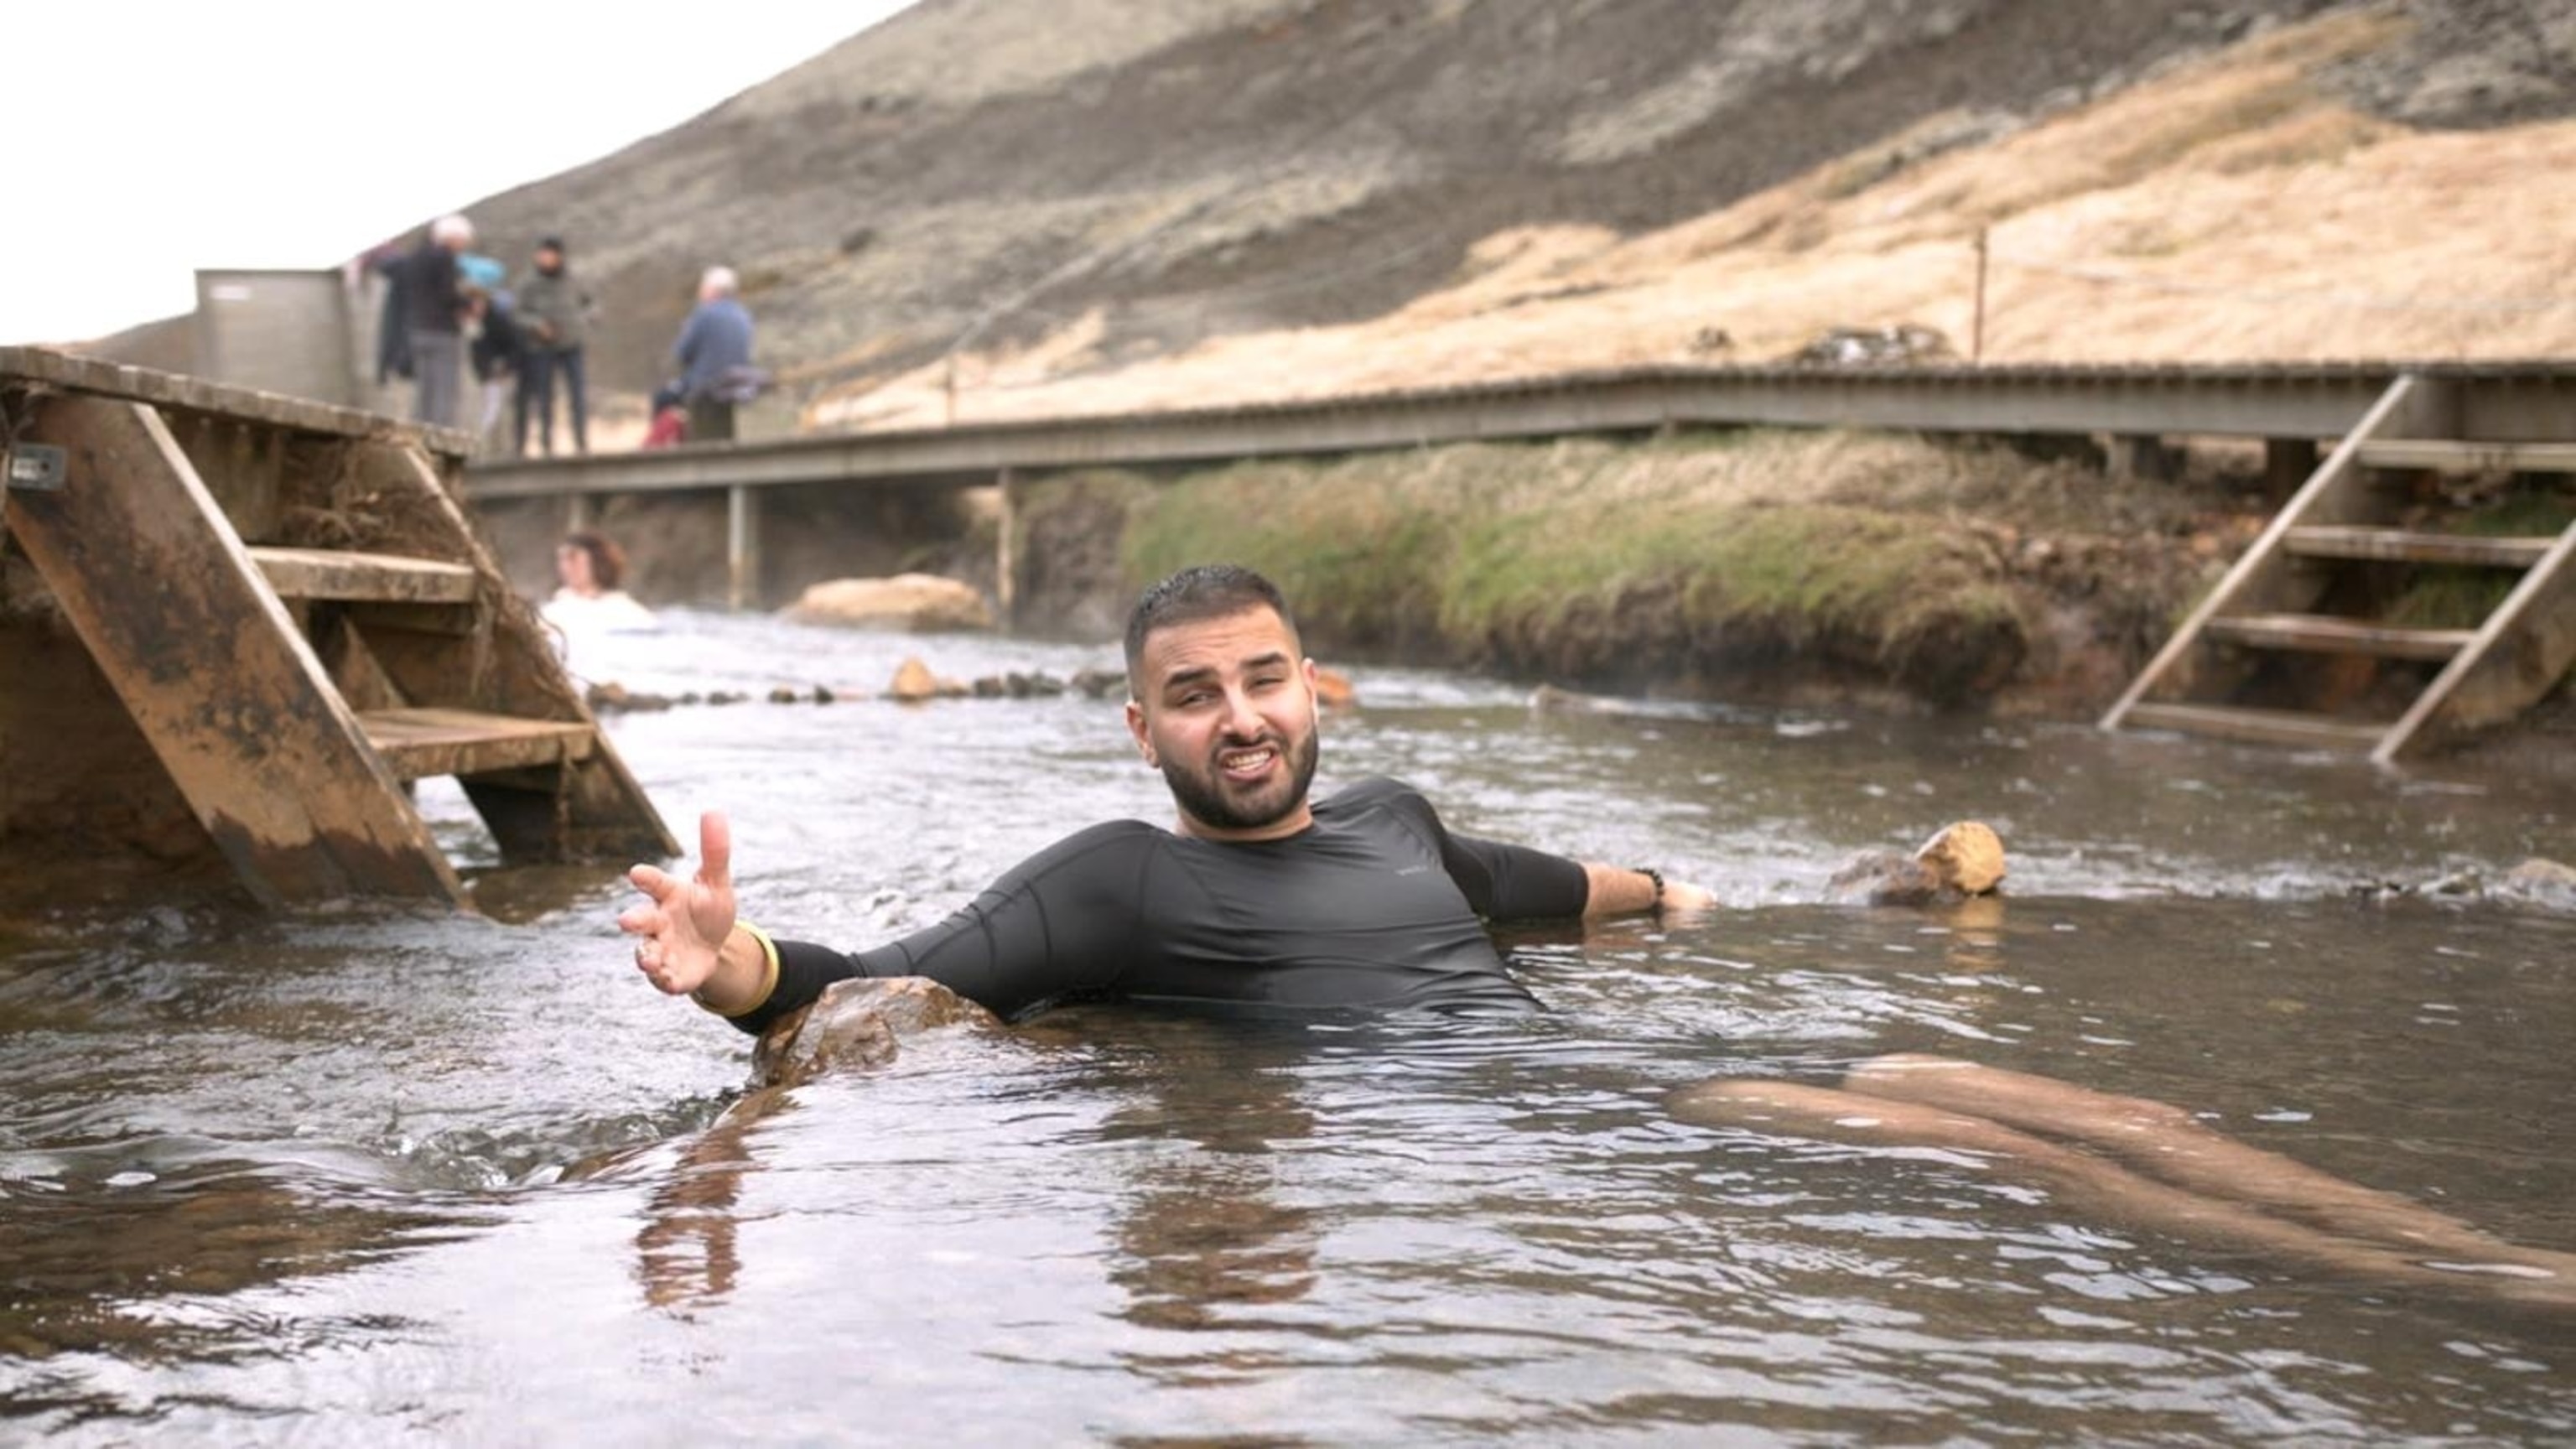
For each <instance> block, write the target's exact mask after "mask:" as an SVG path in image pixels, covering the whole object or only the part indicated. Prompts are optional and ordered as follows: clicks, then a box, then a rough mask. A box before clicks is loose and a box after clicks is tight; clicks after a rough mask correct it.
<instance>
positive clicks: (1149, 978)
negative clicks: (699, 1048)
mask: <svg viewBox="0 0 2576 1449" xmlns="http://www.w3.org/2000/svg"><path fill="white" fill-rule="evenodd" d="M1314 809H1315V823H1314V825H1313V827H1312V828H1310V829H1307V830H1304V831H1301V832H1299V833H1298V834H1296V835H1292V836H1289V837H1287V838H1285V839H1281V840H1265V841H1242V842H1237V841H1212V840H1199V839H1195V838H1192V837H1188V836H1181V835H1175V834H1173V833H1171V832H1170V831H1167V830H1163V829H1159V828H1157V827H1155V826H1152V825H1147V824H1144V823H1143V822H1141V821H1133V820H1127V821H1116V822H1112V823H1109V824H1105V825H1095V826H1093V827H1091V828H1090V829H1088V830H1084V831H1081V832H1079V833H1077V834H1075V835H1071V836H1068V837H1066V838H1065V839H1063V840H1060V841H1058V842H1056V843H1055V844H1054V845H1051V846H1048V847H1047V848H1046V849H1045V850H1042V851H1040V852H1038V853H1037V854H1036V855H1033V856H1031V857H1029V858H1028V859H1027V860H1025V861H1022V862H1021V863H1020V864H1018V865H1016V866H1013V867H1012V868H1011V869H1010V870H1008V871H1006V872H1004V873H1003V875H1002V877H1001V879H999V880H997V881H995V882H994V883H993V884H992V886H991V887H989V888H988V889H986V890H985V891H984V893H983V894H982V895H980V896H977V897H976V898H975V900H974V902H973V903H972V904H970V905H968V906H967V907H966V908H965V909H963V910H961V911H959V912H957V913H956V914H955V915H953V916H950V917H949V918H948V919H947V920H945V921H942V922H940V923H939V924H938V925H935V926H932V927H929V928H928V929H926V930H922V931H917V932H915V933H913V934H912V935H909V936H906V937H904V938H902V939H901V940H898V941H894V942H891V943H889V944H887V945H884V946H879V947H877V948H875V949H874V950H869V951H862V952H858V953H856V954H844V953H842V952H839V951H836V950H833V949H832V948H830V947H828V946H820V945H815V944H813V943H811V942H806V941H790V940H781V941H779V942H778V943H777V944H778V957H779V977H778V984H777V987H776V989H775V990H773V991H772V992H771V993H770V995H769V998H768V1000H766V1001H764V1002H762V1003H761V1004H760V1005H759V1006H758V1007H756V1008H755V1009H753V1010H751V1011H749V1012H746V1013H745V1014H743V1015H742V1016H739V1017H736V1018H734V1019H733V1020H734V1023H735V1025H737V1026H739V1027H741V1028H742V1029H743V1030H745V1031H748V1032H758V1031H760V1030H761V1029H762V1028H764V1027H766V1026H767V1025H768V1024H769V1023H770V1022H772V1021H774V1020H776V1019H777V1018H778V1017H780V1016H782V1015H784V1014H786V1013H787V1012H789V1011H793V1010H795V1009H796V1008H797V1007H800V1006H803V1005H805V1004H806V1003H808V1002H810V1001H812V1000H814V998H815V997H817V996H819V995H821V994H822V991H823V988H824V987H825V986H828V985H830V984H831V983H832V982H834V981H840V980H845V979H848V978H850V977H854V976H927V977H930V978H931V979H933V980H935V981H937V982H939V983H940V984H942V985H944V986H946V987H948V988H949V989H950V990H952V991H955V992H956V993H957V994H958V995H960V996H963V997H966V998H967V999H969V1000H971V1001H975V1002H978V1003H980V1004H982V1005H983V1006H985V1007H988V1008H990V1009H991V1010H993V1011H994V1012H996V1013H998V1014H1000V1015H1002V1016H1004V1017H1025V1016H1028V1015H1031V1014H1033V1013H1035V1012H1037V1011H1040V1010H1043V1009H1044V1008H1046V1007H1047V1006H1049V1005H1052V1004H1054V1003H1056V1002H1059V1001H1063V1000H1066V999H1069V998H1076V999H1090V998H1105V997H1115V998H1124V999H1128V1000H1135V1001H1152V1002H1172V1003H1179V1002H1189V1003H1201V1004H1212V1003H1224V1004H1228V1005H1233V1006H1238V1007H1251V1008H1256V1009H1259V1008H1268V1009H1274V1010H1275V1009H1285V1010H1291V1011H1296V1010H1317V1009H1334V1008H1352V1007H1359V1008H1375V1009H1388V1008H1401V1007H1413V1006H1439V1007H1458V1006H1471V1007H1472V1006H1493V1007H1503V1008H1507V1009H1514V1010H1521V1009H1526V1008H1528V1007H1529V1006H1531V1005H1532V1004H1533V1002H1532V1000H1531V998H1530V996H1529V993H1527V992H1525V991H1523V990H1522V989H1521V988H1520V987H1519V986H1518V985H1516V984H1515V983H1514V982H1513V981H1512V979H1511V977H1510V976H1509V975H1508V974H1507V973H1506V972H1505V971H1504V969H1503V961H1502V955H1501V953H1500V952H1498V951H1497V950H1495V948H1494V943H1493V940H1492V938H1491V937H1489V936H1488V935H1487V934H1486V932H1485V927H1484V921H1483V919H1481V918H1493V919H1498V920H1527V919H1540V918H1546V917H1561V916H1577V915H1580V914H1582V912H1583V908H1584V903H1585V901H1586V900H1587V898H1588V897H1589V895H1590V885H1589V882H1588V881H1587V879H1586V877H1585V875H1584V871H1583V867H1582V866H1581V865H1580V864H1578V863H1576V862H1574V861H1571V860H1568V859H1565V858H1564V857H1562V856H1556V855H1549V854H1547V853H1545V852H1543V851H1536V850H1530V849H1527V848H1525V847H1522V846H1516V845H1506V844H1502V843H1500V842H1497V841H1490V840H1480V839H1477V838H1475V837H1472V836H1466V835H1455V834H1452V833H1450V832H1449V831H1448V830H1447V829H1446V828H1444V827H1443V826H1442V825H1441V823H1440V817H1439V815H1438V814H1437V813H1436V812H1435V811H1434V810H1433V809H1432V808H1431V803H1430V802H1429V801H1428V800H1425V799H1424V798H1423V797H1422V796H1421V795H1420V794H1418V793H1416V792H1415V791H1414V790H1412V789H1411V788H1410V787H1407V786H1405V785H1402V784H1399V783H1397V782H1396V781H1393V780H1385V779H1374V780H1368V781H1364V782H1362V783H1360V784H1357V785H1353V786H1351V787H1350V788H1348V789H1346V790H1343V791H1342V792H1340V793H1339V794H1336V795H1334V796H1332V797H1330V798H1328V799H1325V800H1320V801H1318V802H1316V804H1315V807H1314Z"/></svg>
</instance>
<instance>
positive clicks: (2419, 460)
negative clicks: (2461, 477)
mask: <svg viewBox="0 0 2576 1449" xmlns="http://www.w3.org/2000/svg"><path fill="white" fill-rule="evenodd" d="M2361 465H2362V466H2363V467H2365V468H2429V469H2432V470H2434V471H2436V472H2444V473H2576V443H2480V442H2459V441H2454V440H2451V439H2447V438H2386V439H2382V440H2380V441H2378V442H2374V443H2365V444H2363V445H2362V449H2361Z"/></svg>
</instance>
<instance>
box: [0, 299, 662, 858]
mask: <svg viewBox="0 0 2576 1449" xmlns="http://www.w3.org/2000/svg"><path fill="white" fill-rule="evenodd" d="M0 443H5V445H6V452H7V460H6V461H7V490H6V495H5V497H6V503H5V509H0V868H6V867H9V866H12V865H21V864H36V865H66V864H77V863H79V862H80V861H81V860H83V859H84V858H86V857H88V856H91V855H96V856H99V857H102V858H109V857H112V858H117V859H119V860H121V861H122V862H123V863H126V864H134V863H136V861H137V859H138V858H140V859H141V860H142V861H144V862H147V863H148V862H158V863H160V864H162V865H164V866H169V867H184V866H188V865H190V864H201V865H202V864H204V863H205V860H206V859H209V858H210V859H212V860H219V861H220V863H221V865H222V866H223V867H226V868H228V869H229V871H230V873H231V874H232V876H233V877H235V878H236V879H237V880H238V881H239V882H240V884H241V885H242V886H243V887H245V888H246V889H247V890H248V891H249V892H250V893H251V894H252V895H253V896H254V897H255V898H257V899H258V900H260V901H261V902H263V903H266V904H271V905H282V904H289V903H295V902H306V901H317V900H326V899H335V898H342V897H359V896H375V897H387V896H390V897H411V898H426V899H433V900H445V901H449V902H453V903H456V904H459V905H464V904H468V898H467V893H466V891H465V888H464V885H463V883H462V881H461V880H460V878H459V876H458V874H457V872H456V870H455V868H454V866H453V865H452V863H451V862H450V861H449V860H448V858H447V855H446V853H445V851H444V850H443V849H442V848H441V846H440V844H439V842H438V841H437V840H436V839H435V838H434V837H433V834H432V832H431V830H430V828H429V826H428V825H427V824H426V823H425V822H424V821H423V819H422V817H421V815H420V813H419V811H418V810H417V809H416V808H415V807H414V804H413V801H412V798H411V791H410V782H412V781H414V780H418V779H422V778H426V777H429V776H438V775H452V776H454V777H456V778H457V779H458V780H459V781H460V782H461V783H462V785H463V787H464V790H465V793H466V795H467V797H468V798H469V799H470V800H471V801H472V802H473V805H474V807H475V809H476V810H477V811H478V812H479V813H480V814H481V816H482V818H483V820H484V822H485V824H486V825H488V826H489V827H490V830H491V833H492V836H493V839H494V841H495V842H496V843H497V844H498V846H499V849H500V853H501V856H502V859H503V860H504V861H505V862H506V863H509V864H513V865H517V864H535V863H568V862H583V861H588V862H602V863H618V864H622V863H625V862H629V861H633V860H642V859H660V858H664V857H667V856H670V855H673V854H676V853H677V849H678V848H677V845H676V843H675V842H674V841H673V840H672V838H671V834H670V832H669V830H668V829H666V828H665V827H664V825H663V823H662V821H661V819H660V817H659V816H658V815H657V814H656V813H655V812H654V810H653V807H652V805H651V803H650V802H649V801H648V800H647V799H646V798H645V796H644V792H643V790H642V789H641V788H640V787H639V786H638V785H637V784H636V782H635V779H634V777H633V776H632V775H631V774H630V773H629V772H628V771H627V769H626V767H625V765H624V763H623V762H622V761H620V760H619V759H618V757H617V754H616V751H615V750H614V749H612V748H611V747H610V745H609V742H608V740H607V739H606V737H605V736H604V735H603V734H602V733H601V732H600V729H599V726H598V722H597V721H596V720H595V719H593V718H592V716H591V714H590V712H589V710H588V708H587V707H586V706H585V704H584V703H583V701H582V698H581V695H580V693H579V692H578V691H577V690H576V689H575V688H574V686H573V685H572V683H571V681H570V680H568V679H567V678H566V677H565V676H564V674H563V671H562V670H561V668H560V667H559V665H558V664H557V662H556V659H555V656H554V653H553V651H552V649H551V647H550V644H549V640H548V638H547V636H546V634H545V632H544V629H543V626H542V625H541V624H540V623H539V621H538V620H537V617H536V615H535V613H534V612H533V611H532V610H531V609H530V608H529V607H528V606H527V605H526V604H525V603H524V602H523V601H521V600H520V599H519V598H517V597H516V596H515V595H514V594H513V593H512V592H511V591H510V588H509V586H508V584H507V583H506V581H505V580H504V579H503V577H502V575H501V573H500V571H499V569H498V568H497V567H496V566H495V565H494V563H493V561H492V558H491V557H490V555H489V553H488V552H487V550H486V549H485V547H484V546H483V544H482V542H481V540H480V539H479V538H478V536H477V535H476V533H475V530H474V528H473V526H472V525H471V523H470V522H469V521H468V519H467V516H466V514H465V512H464V510H463V509H462V508H461V507H460V506H459V504H458V503H457V501H456V497H455V495H454V492H453V485H454V481H455V476H456V473H457V471H458V469H459V467H460V465H461V457H462V451H463V449H462V439H461V438H460V437H458V436H456V435H452V434H445V433H441V432H436V431H429V432H424V431H423V430H420V429H415V428H408V427H404V426H401V425H399V424H395V423H392V422H390V421H388V420H386V419H383V418H380V417H375V416H373V415H370V414H364V413H356V412H350V411H346V410H343V409H339V408H332V407H327V406H323V405H320V404H316V403H309V402H304V401H300V400H297V399H292V398H285V397H280V396H276V395H273V394H267V393H258V392H250V391H246V390H242V389H235V388H224V387H217V386H214V385H212V384H208V383H205V382H202V381H199V380H196V379H192V378H186V377H180V376H176V375H172V374H166V373H155V372H149V371H145V370H142V369H136V368H126V367H117V366H112V365H108V364H104V363H98V362H93V361H90V360H87V359H82V358H77V357H72V356H68V355H65V354H61V353H56V352H50V351H45V350H41V349H33V348H0Z"/></svg>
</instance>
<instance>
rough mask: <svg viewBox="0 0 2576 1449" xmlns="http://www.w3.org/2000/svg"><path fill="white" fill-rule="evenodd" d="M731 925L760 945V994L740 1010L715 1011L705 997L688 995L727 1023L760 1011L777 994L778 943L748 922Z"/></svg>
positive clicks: (693, 993) (765, 932) (694, 994)
mask: <svg viewBox="0 0 2576 1449" xmlns="http://www.w3.org/2000/svg"><path fill="white" fill-rule="evenodd" d="M733 924H734V929H735V930H738V931H742V932H744V933H745V934H747V935H749V936H750V937H751V939H753V940H755V941H758V942H759V943H760V956H761V960H762V962H763V963H765V964H764V969H763V970H762V972H761V979H760V994H759V995H757V996H755V997H753V998H752V999H751V1001H750V1003H749V1004H748V1005H746V1006H744V1007H742V1008H741V1009H740V1010H737V1011H716V1009H715V1008H714V1007H712V1006H708V1005H707V999H706V998H705V997H703V996H700V995H699V994H698V993H697V992H695V991H692V992H690V993H689V999H690V1000H691V1001H694V1002H696V1003H697V1004H698V1005H699V1006H701V1007H704V1008H705V1009H706V1010H708V1011H715V1012H716V1015H718V1016H721V1017H723V1018H724V1019H725V1020H727V1021H731V1020H733V1019H735V1018H736V1017H744V1016H749V1015H751V1014H752V1013H753V1012H755V1011H758V1010H760V1009H761V1008H762V1007H764V1006H767V1005H768V1004H769V998H770V997H772V996H774V995H776V994H777V992H778V943H777V942H776V941H773V940H771V939H769V933H768V932H767V931H764V930H762V929H760V928H759V927H758V926H755V925H753V924H752V923H751V922H749V921H736V922H734V923H733Z"/></svg>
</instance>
